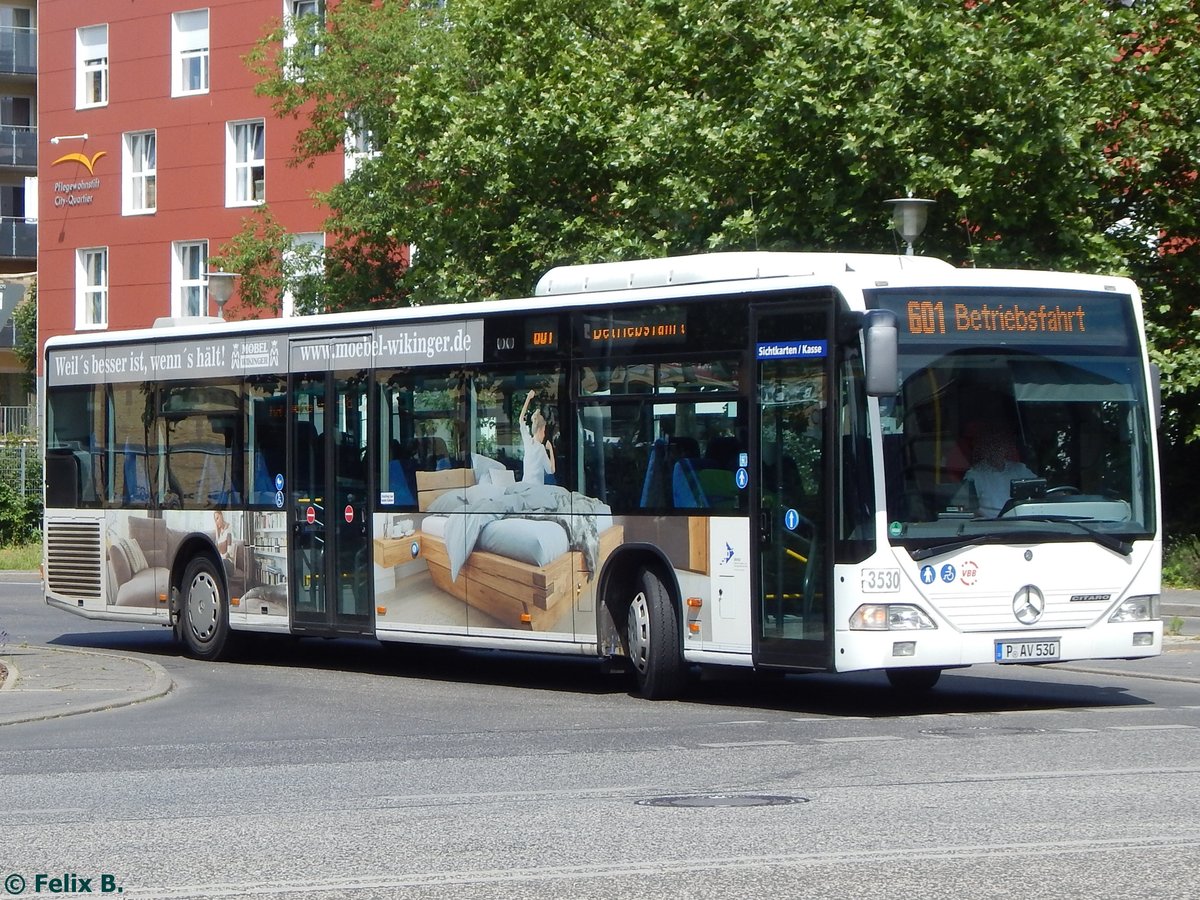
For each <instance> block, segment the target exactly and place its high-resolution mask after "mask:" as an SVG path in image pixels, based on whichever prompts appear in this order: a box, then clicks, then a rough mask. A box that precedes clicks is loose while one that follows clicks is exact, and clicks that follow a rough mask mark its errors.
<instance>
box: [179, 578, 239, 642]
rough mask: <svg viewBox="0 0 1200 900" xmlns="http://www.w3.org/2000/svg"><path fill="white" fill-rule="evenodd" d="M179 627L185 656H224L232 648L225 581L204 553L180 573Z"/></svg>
mask: <svg viewBox="0 0 1200 900" xmlns="http://www.w3.org/2000/svg"><path fill="white" fill-rule="evenodd" d="M180 593H181V603H180V609H179V630H180V632H181V633H182V636H183V645H184V647H185V648H186V649H187V652H188V655H189V656H192V657H195V658H196V659H205V660H213V661H215V660H218V659H224V658H226V657H227V656H228V655H229V653H230V652H231V650H232V649H233V639H232V635H231V634H230V630H229V605H228V603H227V602H226V598H225V581H224V579H223V578H222V577H221V573H220V572H219V571H218V569H217V567H216V564H215V563H214V562H213V561H212V560H211V559H209V558H208V557H207V556H199V557H197V558H196V559H193V560H192V561H191V562H190V563H188V566H187V569H185V570H184V573H183V586H182V590H181V591H180Z"/></svg>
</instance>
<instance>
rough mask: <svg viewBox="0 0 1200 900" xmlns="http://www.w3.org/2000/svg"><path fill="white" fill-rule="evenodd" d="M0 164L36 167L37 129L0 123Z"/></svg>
mask: <svg viewBox="0 0 1200 900" xmlns="http://www.w3.org/2000/svg"><path fill="white" fill-rule="evenodd" d="M0 166H22V167H28V168H36V167H37V129H36V128H33V127H32V126H29V125H0Z"/></svg>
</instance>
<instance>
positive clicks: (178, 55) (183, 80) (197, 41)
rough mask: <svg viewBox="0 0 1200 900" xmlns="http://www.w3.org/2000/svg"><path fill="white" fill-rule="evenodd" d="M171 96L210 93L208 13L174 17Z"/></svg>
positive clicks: (188, 13)
mask: <svg viewBox="0 0 1200 900" xmlns="http://www.w3.org/2000/svg"><path fill="white" fill-rule="evenodd" d="M171 59H172V69H171V71H172V75H171V96H172V97H183V96H186V95H188V94H207V93H208V10H207V9H193V10H191V11H190V12H178V13H175V14H173V15H172V16H171Z"/></svg>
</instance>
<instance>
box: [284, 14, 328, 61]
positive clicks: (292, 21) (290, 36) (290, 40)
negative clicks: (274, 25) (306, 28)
mask: <svg viewBox="0 0 1200 900" xmlns="http://www.w3.org/2000/svg"><path fill="white" fill-rule="evenodd" d="M302 16H317V18H318V19H319V20H320V24H319V26H318V27H320V28H324V26H325V3H324V0H283V25H284V31H283V49H284V50H285V51H287V50H291V49H292V48H293V47H295V46H296V44H297V43H299V41H297V39H296V20H297V19H299V18H301V17H302ZM319 52H320V49H319V48H314V51H313V55H314V56H315V55H316V54H317V53H319ZM284 74H285V75H286V76H287V77H289V78H291V79H293V80H300V79H301V76H300V74H299V73H298V72H295V71H292V70H290V69H289V70H288V71H287V72H285V73H284Z"/></svg>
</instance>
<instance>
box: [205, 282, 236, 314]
mask: <svg viewBox="0 0 1200 900" xmlns="http://www.w3.org/2000/svg"><path fill="white" fill-rule="evenodd" d="M237 277H238V274H237V273H236V272H209V273H208V294H209V296H210V297H212V298H213V302H215V303H216V304H217V316H218V317H219V318H222V319H223V318H225V304H226V303H228V302H229V298H230V297H232V296H233V288H234V279H235V278H237Z"/></svg>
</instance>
